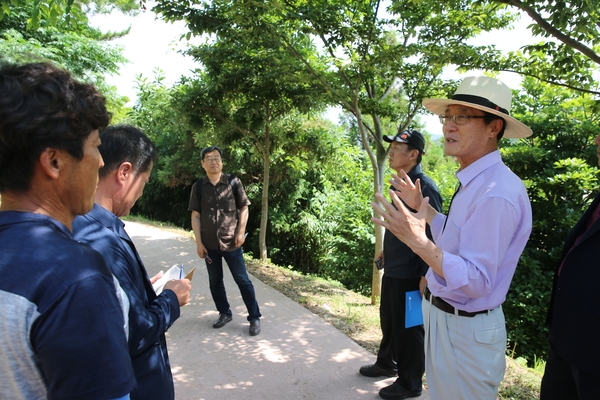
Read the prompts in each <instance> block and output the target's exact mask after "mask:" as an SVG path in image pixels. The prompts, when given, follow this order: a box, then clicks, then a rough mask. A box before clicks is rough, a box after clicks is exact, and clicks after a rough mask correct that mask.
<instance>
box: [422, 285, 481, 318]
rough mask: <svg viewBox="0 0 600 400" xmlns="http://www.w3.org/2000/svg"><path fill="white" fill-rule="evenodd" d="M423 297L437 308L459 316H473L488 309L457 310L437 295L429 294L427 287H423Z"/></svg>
mask: <svg viewBox="0 0 600 400" xmlns="http://www.w3.org/2000/svg"><path fill="white" fill-rule="evenodd" d="M424 294H425V298H426V299H427V300H429V301H430V302H431V304H433V305H434V306H436V307H437V308H439V309H440V310H442V311H444V312H447V313H448V314H454V315H460V316H461V317H474V316H476V315H477V314H487V313H488V312H489V311H488V310H483V311H476V312H468V311H463V310H459V309H457V308H454V307H452V306H451V305H450V304H448V303H446V302H445V301H444V300H442V299H440V298H439V297H435V296H434V295H432V294H431V291H430V290H429V288H428V287H425V293H424Z"/></svg>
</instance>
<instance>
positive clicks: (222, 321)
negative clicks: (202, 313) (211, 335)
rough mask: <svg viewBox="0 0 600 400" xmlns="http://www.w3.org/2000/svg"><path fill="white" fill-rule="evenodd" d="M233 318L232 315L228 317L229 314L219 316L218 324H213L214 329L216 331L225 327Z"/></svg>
mask: <svg viewBox="0 0 600 400" xmlns="http://www.w3.org/2000/svg"><path fill="white" fill-rule="evenodd" d="M232 319H233V318H232V317H231V315H227V314H223V313H221V314H219V319H218V320H217V322H215V323H214V324H213V328H215V329H219V328H222V327H224V326H225V324H227V323H228V322H230V321H231V320H232Z"/></svg>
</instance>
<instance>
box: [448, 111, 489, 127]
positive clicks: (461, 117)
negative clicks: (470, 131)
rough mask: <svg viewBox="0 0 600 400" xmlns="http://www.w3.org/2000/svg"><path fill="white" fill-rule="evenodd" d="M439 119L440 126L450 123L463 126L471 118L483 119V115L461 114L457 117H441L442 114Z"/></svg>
mask: <svg viewBox="0 0 600 400" xmlns="http://www.w3.org/2000/svg"><path fill="white" fill-rule="evenodd" d="M439 117H440V123H441V124H442V125H446V124H447V123H448V122H450V121H452V122H454V123H455V124H456V125H464V124H466V123H467V121H469V120H470V119H471V118H485V116H484V115H463V114H458V115H443V114H442V115H440V116H439Z"/></svg>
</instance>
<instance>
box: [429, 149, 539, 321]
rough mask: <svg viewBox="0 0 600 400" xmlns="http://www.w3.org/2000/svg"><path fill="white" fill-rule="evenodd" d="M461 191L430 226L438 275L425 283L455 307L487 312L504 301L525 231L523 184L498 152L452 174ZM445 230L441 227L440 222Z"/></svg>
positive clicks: (526, 216) (527, 221)
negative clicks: (438, 251)
mask: <svg viewBox="0 0 600 400" xmlns="http://www.w3.org/2000/svg"><path fill="white" fill-rule="evenodd" d="M456 177H457V178H458V180H459V181H460V184H461V188H460V190H459V191H458V193H457V194H456V196H455V198H454V200H453V202H452V205H451V207H450V210H449V211H448V217H446V216H445V215H443V214H441V213H440V214H438V215H437V216H436V217H435V218H434V219H433V221H432V223H431V232H432V234H433V237H434V240H435V243H436V244H437V246H438V247H439V248H440V249H442V251H443V252H444V255H443V260H442V270H443V271H444V277H445V278H442V277H441V276H440V275H438V274H436V273H435V272H434V271H433V269H431V268H430V269H429V271H428V272H427V275H426V276H427V285H428V287H429V289H430V290H431V293H432V294H433V295H434V296H437V297H441V298H443V299H444V300H446V301H447V302H448V303H450V304H451V305H453V306H454V307H455V308H458V309H460V310H464V311H469V312H476V311H481V310H492V309H494V308H496V307H498V306H499V305H501V304H502V303H503V302H504V300H505V299H506V293H507V292H508V288H509V286H510V282H511V280H512V278H513V275H514V273H515V269H516V267H517V263H518V261H519V257H520V256H521V253H522V252H523V249H524V248H525V244H526V243H527V240H528V239H529V235H530V233H531V223H532V221H531V204H530V202H529V197H528V195H527V191H526V190H525V186H524V185H523V182H521V179H520V178H519V177H518V176H516V175H515V174H514V173H513V172H512V171H511V170H510V169H508V167H507V166H506V165H504V163H503V162H502V158H501V157H500V152H499V151H498V150H496V151H494V152H492V153H489V154H487V155H485V156H484V157H482V158H480V159H479V160H477V161H475V162H474V163H473V164H471V165H469V166H468V167H467V168H465V169H463V170H459V171H458V172H457V173H456ZM446 219H448V220H447V222H446V227H445V229H444V222H445V221H446Z"/></svg>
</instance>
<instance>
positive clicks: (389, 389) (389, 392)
mask: <svg viewBox="0 0 600 400" xmlns="http://www.w3.org/2000/svg"><path fill="white" fill-rule="evenodd" d="M422 392H423V391H422V390H406V389H404V388H403V387H402V385H400V384H399V383H396V382H394V383H393V384H391V385H390V386H386V387H384V388H383V389H381V390H380V391H379V397H381V398H382V399H386V400H395V399H407V398H409V397H419V396H420V395H421V393H422Z"/></svg>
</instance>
